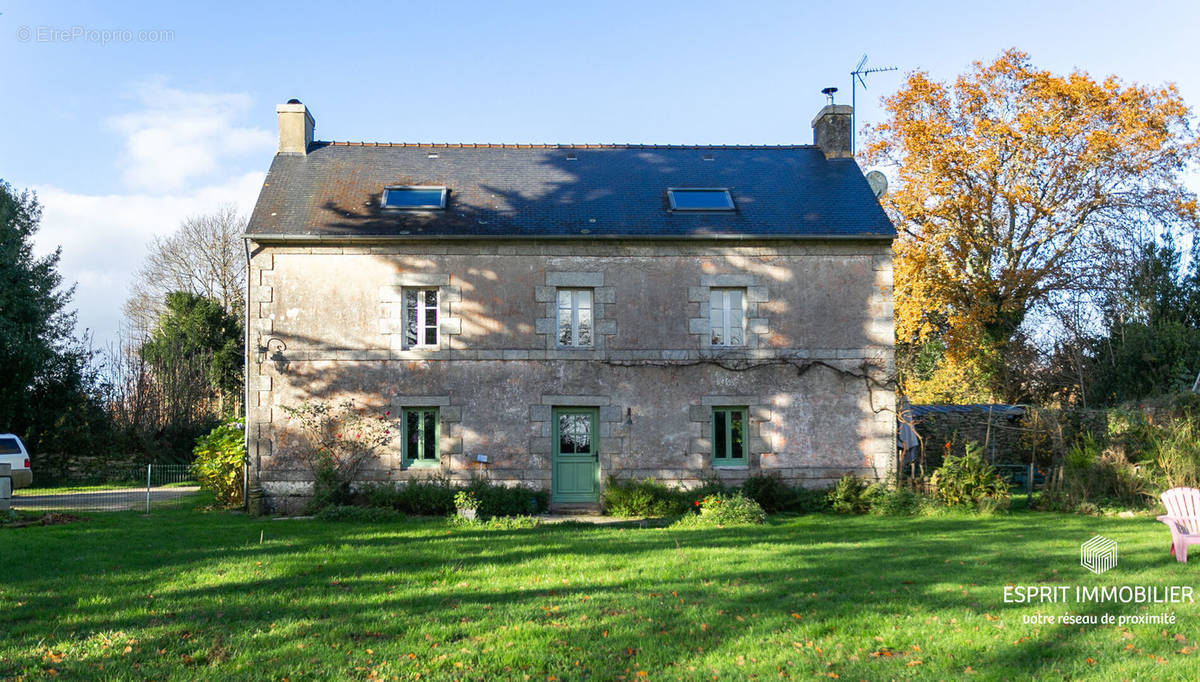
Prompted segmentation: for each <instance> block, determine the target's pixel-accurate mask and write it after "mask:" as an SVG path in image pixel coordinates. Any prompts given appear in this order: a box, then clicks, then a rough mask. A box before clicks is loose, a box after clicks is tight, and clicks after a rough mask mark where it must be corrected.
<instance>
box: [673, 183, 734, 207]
mask: <svg viewBox="0 0 1200 682" xmlns="http://www.w3.org/2000/svg"><path fill="white" fill-rule="evenodd" d="M667 199H668V200H670V202H671V210H672V211H732V210H734V208H736V207H735V206H734V204H733V197H732V196H731V195H730V194H729V190H728V189H726V188H724V187H671V188H669V189H667Z"/></svg>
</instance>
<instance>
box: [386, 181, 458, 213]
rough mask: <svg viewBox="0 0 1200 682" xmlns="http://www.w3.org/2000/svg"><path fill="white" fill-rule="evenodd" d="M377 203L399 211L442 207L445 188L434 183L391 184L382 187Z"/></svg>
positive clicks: (444, 205)
mask: <svg viewBox="0 0 1200 682" xmlns="http://www.w3.org/2000/svg"><path fill="white" fill-rule="evenodd" d="M379 205H380V207H382V208H385V209H395V210H401V211H407V210H440V209H444V208H446V188H445V187H441V186H436V185H392V186H389V187H386V188H384V190H383V196H382V197H380V199H379Z"/></svg>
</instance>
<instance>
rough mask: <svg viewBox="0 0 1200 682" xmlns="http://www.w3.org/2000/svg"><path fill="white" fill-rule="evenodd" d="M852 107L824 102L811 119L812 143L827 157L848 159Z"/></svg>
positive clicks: (850, 154) (850, 156)
mask: <svg viewBox="0 0 1200 682" xmlns="http://www.w3.org/2000/svg"><path fill="white" fill-rule="evenodd" d="M853 114H854V108H853V107H851V106H850V105H848V104H826V105H825V106H824V107H822V108H821V111H819V112H817V117H816V118H814V119H813V122H812V128H813V144H815V145H817V146H818V147H820V148H821V151H822V152H825V158H827V159H849V158H852V157H853V156H854V154H853V153H851V151H850V132H851V129H852V127H853V125H854V124H853V123H851V120H852V116H853Z"/></svg>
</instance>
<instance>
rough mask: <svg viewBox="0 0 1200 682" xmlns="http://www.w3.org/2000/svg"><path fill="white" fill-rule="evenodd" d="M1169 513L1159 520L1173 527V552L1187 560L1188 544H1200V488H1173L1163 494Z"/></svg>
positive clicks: (1168, 526)
mask: <svg viewBox="0 0 1200 682" xmlns="http://www.w3.org/2000/svg"><path fill="white" fill-rule="evenodd" d="M1162 503H1163V506H1164V507H1166V508H1167V513H1166V514H1164V515H1162V516H1160V517H1158V520H1159V521H1162V522H1163V523H1165V524H1167V528H1170V529H1171V554H1172V555H1174V557H1175V559H1176V560H1177V561H1182V562H1185V563H1186V562H1187V548H1188V545H1200V490H1197V489H1196V488H1171V489H1170V490H1168V491H1166V492H1164V493H1163V494H1162Z"/></svg>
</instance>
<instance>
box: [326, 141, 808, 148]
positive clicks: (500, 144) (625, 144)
mask: <svg viewBox="0 0 1200 682" xmlns="http://www.w3.org/2000/svg"><path fill="white" fill-rule="evenodd" d="M313 144H314V145H317V146H332V147H414V148H427V149H716V150H756V149H816V148H817V147H816V145H811V144H646V143H632V142H611V143H594V142H583V143H578V142H571V143H560V144H543V143H509V142H349V141H343V140H322V141H319V142H314V143H313Z"/></svg>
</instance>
